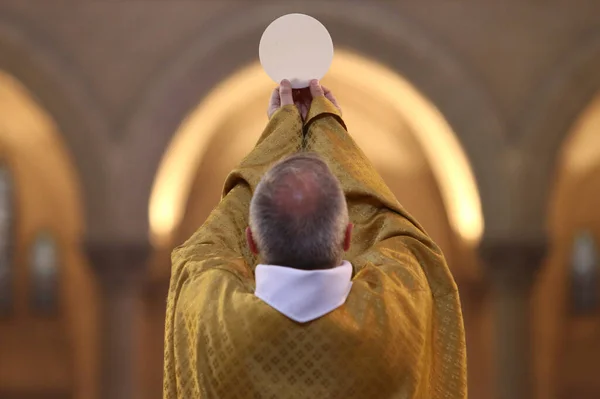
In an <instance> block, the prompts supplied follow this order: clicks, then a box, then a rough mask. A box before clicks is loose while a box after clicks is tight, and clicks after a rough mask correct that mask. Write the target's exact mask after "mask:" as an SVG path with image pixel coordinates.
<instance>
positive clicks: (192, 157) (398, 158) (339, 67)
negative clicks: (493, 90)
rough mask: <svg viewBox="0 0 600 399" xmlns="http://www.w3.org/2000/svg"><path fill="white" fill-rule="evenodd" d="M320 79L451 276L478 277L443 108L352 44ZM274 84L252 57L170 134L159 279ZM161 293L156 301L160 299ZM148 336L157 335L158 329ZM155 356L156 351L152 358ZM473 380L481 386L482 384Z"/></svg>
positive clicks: (160, 198)
mask: <svg viewBox="0 0 600 399" xmlns="http://www.w3.org/2000/svg"><path fill="white" fill-rule="evenodd" d="M324 84H326V85H327V86H329V87H330V88H331V89H332V90H333V91H334V92H335V93H336V95H337V97H338V98H339V100H340V102H341V103H342V106H343V108H344V115H345V116H344V117H345V119H346V122H347V124H348V126H349V127H350V133H351V134H352V135H353V137H354V138H355V140H356V141H357V142H358V144H359V145H360V146H361V148H362V149H363V150H364V151H365V153H366V154H367V156H368V157H369V158H370V159H371V160H372V162H373V163H374V165H375V166H376V168H377V169H378V170H379V171H380V173H381V174H382V176H383V177H384V179H385V180H386V182H387V183H388V185H389V186H390V188H391V189H392V191H393V192H394V193H395V194H396V195H397V196H398V198H399V199H400V201H401V202H402V203H403V205H404V206H405V207H406V208H407V209H408V211H409V212H411V213H413V215H414V216H415V217H417V219H418V220H419V221H420V222H421V223H422V224H423V225H424V226H425V228H426V230H428V232H429V233H430V234H431V235H432V236H433V237H434V239H435V240H436V241H437V242H438V244H439V245H440V246H441V247H442V249H443V250H444V252H445V253H446V256H447V258H448V260H449V263H450V265H451V268H453V270H454V274H455V277H456V278H457V280H459V281H460V280H462V281H473V280H476V279H478V278H479V273H480V270H479V269H478V264H477V260H476V257H475V254H474V252H473V251H472V250H473V248H474V247H475V246H476V244H477V242H478V241H479V239H480V237H481V234H482V231H483V216H482V209H481V203H480V198H479V193H478V188H477V186H476V183H475V179H474V177H473V173H472V171H471V167H470V165H469V161H468V160H467V157H466V155H465V153H464V152H463V150H462V148H461V144H460V143H459V142H458V140H457V138H456V135H455V134H454V132H453V131H452V129H451V127H450V126H449V124H448V123H447V122H446V120H445V118H444V117H443V116H442V114H441V113H440V112H439V111H438V110H437V108H436V107H435V106H434V105H433V104H432V103H431V102H430V101H428V100H427V99H426V98H425V97H424V96H423V95H422V94H421V93H420V92H419V91H418V90H417V89H416V88H415V87H414V86H413V85H412V84H411V83H409V82H408V81H407V80H406V79H404V78H403V77H402V76H400V75H399V74H397V73H396V72H394V71H392V70H390V69H389V68H387V67H385V66H383V65H382V64H380V63H377V62H375V61H373V60H371V59H368V58H365V57H363V56H361V55H359V54H356V53H354V52H351V51H347V50H337V52H336V56H335V59H334V63H333V65H332V68H331V70H330V72H329V73H328V75H327V77H326V78H325V79H324ZM273 87H274V84H273V82H271V81H270V80H269V78H268V77H267V76H266V75H265V74H264V72H263V71H262V69H261V67H260V65H259V64H258V63H254V64H251V65H250V66H247V67H245V68H243V69H241V70H239V71H238V72H237V73H235V74H234V75H233V76H231V77H230V78H228V79H226V80H224V81H223V82H221V83H220V84H219V85H218V86H217V87H216V88H215V89H214V90H213V91H212V92H211V93H210V94H209V95H208V96H207V97H205V98H204V100H203V101H202V103H200V105H199V106H198V107H197V108H196V109H194V110H193V111H192V112H191V113H190V114H189V115H188V116H187V117H186V119H185V120H184V121H183V123H182V124H181V125H180V128H179V129H178V130H177V132H176V134H175V135H174V136H173V140H172V142H171V143H170V145H169V146H168V149H167V151H166V152H165V154H164V156H163V159H162V162H161V164H160V167H159V169H158V172H157V175H156V179H155V181H154V186H153V190H152V195H151V199H150V207H149V218H150V226H151V233H152V236H153V240H154V243H155V245H156V248H157V249H158V251H157V254H156V261H155V262H154V263H153V266H154V270H153V272H154V276H155V279H156V280H157V281H160V280H166V279H168V270H169V269H168V268H167V267H165V265H166V264H167V263H168V252H169V251H170V248H172V246H174V245H177V244H179V243H180V242H182V241H183V240H185V239H187V238H188V237H189V236H190V235H191V233H192V232H193V231H194V230H195V229H196V228H197V227H198V226H199V225H200V224H202V222H203V221H204V219H205V218H206V217H207V216H208V213H209V212H210V210H211V209H212V208H213V207H214V205H215V204H216V203H217V201H218V200H219V196H220V193H221V188H222V183H223V181H224V178H225V176H226V175H227V173H228V171H229V170H231V169H232V168H233V167H234V166H235V164H236V163H237V162H239V160H241V158H242V157H243V156H244V155H245V154H246V153H248V152H249V150H250V149H251V148H252V146H253V144H254V143H255V142H256V140H257V138H258V136H259V135H260V133H261V131H262V129H263V128H264V126H265V125H266V123H267V118H266V110H265V107H266V104H267V102H268V97H269V95H270V92H271V90H272V88H273ZM468 298H469V295H468V294H467V293H466V292H465V294H464V295H463V299H465V301H466V302H468V301H469V299H468ZM162 302H163V301H162V300H161V302H157V306H161V307H162ZM466 302H465V303H466ZM471 302H473V303H475V302H477V303H480V299H473V300H471ZM475 308H476V307H474V306H470V307H469V309H467V308H465V312H466V313H469V315H468V316H467V315H465V323H466V324H467V325H468V326H467V329H468V330H469V332H468V339H470V340H471V344H472V346H473V347H474V348H476V349H475V350H474V353H475V352H476V353H477V355H473V356H472V357H471V359H472V361H473V362H475V363H473V364H477V365H478V367H472V374H473V376H474V377H473V379H474V380H477V381H487V379H488V378H489V376H488V375H487V374H486V373H489V371H488V367H487V366H486V365H487V364H488V363H489V362H490V360H491V359H490V354H489V353H488V352H489V348H487V347H486V345H487V342H488V341H489V339H488V338H486V337H487V332H488V330H489V328H488V326H487V325H486V323H488V322H489V320H487V321H486V320H483V319H482V316H481V314H482V311H481V309H479V308H477V309H475ZM156 312H158V310H156ZM483 313H485V312H483ZM148 314H149V315H150V314H152V312H149V313H148ZM150 319H152V320H154V321H153V322H152V321H149V322H150V323H152V324H153V325H152V326H148V327H147V329H156V330H158V329H160V328H161V324H160V318H159V317H154V316H151V317H150V316H149V320H150ZM467 319H468V320H467ZM150 335H152V334H150ZM484 336H485V337H484ZM148 340H151V342H154V343H155V344H156V343H159V342H160V337H159V336H158V335H157V336H156V337H154V338H152V337H151V336H149V337H148ZM149 346H152V345H149ZM160 355H161V354H160V353H158V352H157V353H156V354H155V357H156V358H159V356H160ZM145 363H148V362H145ZM482 364H483V366H482ZM482 370H483V371H482ZM148 372H150V371H148ZM155 373H156V374H157V375H158V371H155ZM475 374H477V375H475ZM152 375H154V374H152ZM474 385H477V384H474ZM480 385H481V391H483V390H485V387H484V386H485V385H486V383H485V382H482V383H481V384H480ZM473 392H478V388H474V390H473Z"/></svg>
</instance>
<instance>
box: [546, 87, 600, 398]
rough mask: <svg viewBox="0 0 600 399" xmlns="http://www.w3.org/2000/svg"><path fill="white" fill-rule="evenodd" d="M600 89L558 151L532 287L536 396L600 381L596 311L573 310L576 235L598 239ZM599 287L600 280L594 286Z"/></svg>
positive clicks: (594, 388) (565, 393) (586, 389)
mask: <svg viewBox="0 0 600 399" xmlns="http://www.w3.org/2000/svg"><path fill="white" fill-rule="evenodd" d="M599 130H600V95H596V98H595V99H594V100H593V101H591V102H590V103H589V104H588V106H587V107H586V108H585V109H584V110H583V111H582V112H581V113H580V116H579V118H578V119H577V121H576V122H575V124H574V125H573V126H572V128H571V129H570V132H569V134H568V138H567V140H566V141H565V143H564V144H563V147H562V148H561V150H560V152H559V157H558V163H557V169H556V171H555V180H554V182H553V183H554V185H553V193H552V196H551V202H550V209H549V227H550V239H551V246H550V248H551V251H550V253H549V256H548V259H547V261H546V265H545V267H544V268H543V269H542V274H541V275H540V278H539V280H538V282H537V285H536V287H535V291H534V306H535V323H534V333H535V339H534V342H535V345H536V346H535V362H536V363H535V364H536V374H537V386H538V395H537V397H539V398H570V397H577V398H582V399H584V398H593V397H594V398H595V397H598V395H600V384H598V380H597V377H596V373H595V372H594V370H597V369H598V367H599V366H600V362H598V360H597V359H598V358H599V357H600V311H599V310H598V309H597V310H596V311H595V312H593V313H591V314H588V315H583V316H582V315H580V314H577V313H576V312H573V308H572V307H571V304H572V295H573V294H575V292H573V290H572V288H571V282H572V272H573V270H572V267H573V264H572V260H571V255H572V249H573V241H574V238H575V237H576V236H577V235H578V234H579V233H581V232H585V231H589V232H591V233H592V235H593V236H594V237H595V239H596V243H600V209H599V208H598V200H597V198H598V195H599V194H600V135H599V134H598V131H599ZM596 289H600V286H598V287H596Z"/></svg>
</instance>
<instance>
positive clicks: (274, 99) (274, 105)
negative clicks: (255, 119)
mask: <svg viewBox="0 0 600 399" xmlns="http://www.w3.org/2000/svg"><path fill="white" fill-rule="evenodd" d="M280 106H281V100H280V98H279V87H276V88H275V89H273V92H272V93H271V99H270V100H269V108H268V109H267V116H268V117H269V119H271V116H272V115H273V114H274V113H275V111H277V109H279V107H280Z"/></svg>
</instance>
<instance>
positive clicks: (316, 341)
mask: <svg viewBox="0 0 600 399" xmlns="http://www.w3.org/2000/svg"><path fill="white" fill-rule="evenodd" d="M298 151H313V152H316V153H318V154H319V155H320V156H321V157H323V158H324V159H325V160H326V162H327V163H328V164H329V166H330V168H331V170H332V171H333V173H334V174H335V175H336V176H337V177H338V178H339V180H340V182H341V185H342V187H343V190H344V192H345V194H346V198H347V202H348V209H349V212H350V219H351V221H352V223H354V231H353V238H352V245H351V248H350V251H349V252H348V253H346V256H345V259H347V260H348V261H350V262H351V263H352V265H353V266H354V275H353V286H352V290H351V291H350V294H349V296H348V299H347V301H346V303H345V304H344V305H342V306H341V307H339V308H338V309H336V310H334V311H333V312H331V313H329V314H327V315H325V316H323V317H321V318H319V319H317V320H314V321H312V322H309V323H306V324H299V323H296V322H294V321H292V320H290V319H289V318H287V317H286V316H284V315H282V314H281V313H279V312H278V311H277V310H275V309H273V308H271V307H270V306H269V305H267V304H266V303H264V302H262V301H261V300H260V299H258V298H257V297H256V296H254V288H255V283H254V276H253V271H254V268H255V266H256V265H257V264H258V263H259V262H258V259H256V258H255V257H254V256H253V255H252V254H251V253H250V251H249V250H248V248H247V244H246V241H245V235H244V229H245V228H246V226H247V225H248V208H249V204H250V199H251V197H252V193H253V191H254V189H255V187H256V185H257V184H258V182H259V180H260V178H261V176H262V175H263V174H264V172H265V171H266V170H267V169H268V168H269V167H270V166H271V165H272V164H273V163H274V162H276V161H277V160H279V159H280V158H282V157H284V156H286V155H289V154H293V153H295V152H298ZM172 261H173V268H172V274H171V284H170V289H169V296H168V303H167V315H166V335H165V365H164V398H165V399H184V398H185V399H205V398H206V399H208V398H210V399H217V398H218V399H234V398H235V399H245V398H248V399H250V398H253V399H254V398H269V399H271V398H277V399H294V398H298V399H300V398H302V399H309V398H310V399H326V398H327V399H384V398H390V399H401V398H402V399H409V398H411V399H416V398H423V399H428V398H431V399H442V398H444V399H454V398H466V396H467V394H466V391H467V388H466V349H465V336H464V327H463V321H462V314H461V308H460V302H459V296H458V291H457V287H456V284H455V282H454V280H453V278H452V276H451V274H450V271H449V269H448V266H447V264H446V261H445V259H444V257H443V255H442V252H441V251H440V249H439V248H438V247H437V245H436V244H435V243H433V241H432V240H431V238H429V236H428V235H427V234H426V233H425V232H424V231H423V229H422V228H421V226H420V225H419V224H418V223H417V222H416V221H415V220H414V219H413V218H412V217H411V216H410V215H409V214H408V213H407V212H406V211H405V210H404V209H403V208H402V206H401V205H400V204H399V203H398V201H397V200H396V198H395V197H394V195H393V194H392V193H391V192H390V190H389V188H388V187H387V186H386V184H385V183H384V182H383V180H382V178H381V177H380V176H379V174H378V173H377V172H376V171H375V169H374V168H373V166H372V164H371V163H370V162H369V160H368V159H367V158H366V157H365V155H364V154H363V153H362V151H361V150H360V149H359V148H358V147H357V145H356V144H355V142H354V140H353V139H352V138H351V137H350V135H349V134H348V133H347V131H346V128H345V125H344V122H343V120H342V119H341V115H340V114H339V111H338V110H337V108H335V107H334V106H333V104H331V102H329V101H328V100H327V99H325V98H324V97H321V98H317V99H315V100H314V101H313V103H312V106H311V109H310V112H309V115H308V117H307V118H306V122H305V123H303V122H302V119H301V117H300V114H299V113H298V111H297V109H296V107H295V106H293V105H289V106H284V107H282V108H281V109H280V110H278V111H277V112H276V113H275V114H274V115H273V117H272V118H271V120H270V121H269V124H268V126H267V128H266V129H265V131H264V132H263V134H262V135H261V137H260V139H259V141H258V143H257V144H256V146H255V148H254V149H253V150H252V152H251V153H250V154H249V155H248V156H247V157H246V158H245V159H244V160H243V161H242V162H241V164H240V165H239V166H238V167H237V168H236V169H235V170H234V171H233V172H232V173H231V174H230V175H229V176H228V178H227V180H226V182H225V187H224V192H223V198H222V200H221V202H220V203H219V205H218V206H217V207H216V208H215V209H214V210H213V212H212V213H211V214H210V216H209V217H208V219H207V220H206V222H205V223H204V224H203V225H202V227H200V229H198V231H197V232H196V233H195V234H194V235H193V236H192V237H191V238H190V239H189V240H188V241H187V242H186V243H185V244H184V245H182V246H181V247H179V248H177V249H176V250H175V251H174V252H173V258H172Z"/></svg>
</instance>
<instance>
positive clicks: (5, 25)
mask: <svg viewBox="0 0 600 399" xmlns="http://www.w3.org/2000/svg"><path fill="white" fill-rule="evenodd" d="M10 18H12V16H9V15H7V14H3V15H2V16H1V17H0V70H3V71H6V72H7V73H9V74H10V75H12V76H14V77H16V78H17V79H18V80H19V82H21V83H22V84H23V85H24V86H25V87H26V88H27V89H28V90H29V91H30V92H31V93H32V95H33V96H35V100H36V101H37V102H38V103H39V104H40V105H41V107H42V108H43V109H45V110H47V111H48V113H49V114H50V115H52V119H53V120H54V121H55V122H56V124H57V125H58V126H59V129H58V132H59V134H60V135H61V136H62V137H63V139H64V141H65V144H66V145H67V147H68V148H69V153H70V154H71V155H72V157H73V160H74V162H75V165H76V167H77V168H76V169H77V172H78V174H79V176H80V178H81V179H80V181H81V184H82V189H83V196H84V201H85V204H86V206H85V208H84V212H85V220H86V227H87V229H86V231H87V232H91V231H96V230H99V231H101V230H106V229H107V227H106V225H107V224H108V223H109V218H108V217H107V210H106V205H105V204H106V203H107V201H106V198H105V194H106V193H107V192H108V191H109V190H108V189H107V184H108V183H107V181H106V175H105V174H104V173H103V170H102V168H101V167H100V166H101V165H102V164H103V162H102V157H103V156H106V154H108V150H109V144H110V143H109V142H108V139H107V138H108V137H109V135H108V134H106V131H107V129H108V128H107V123H106V118H105V116H104V115H102V113H101V109H100V108H99V107H98V106H97V104H95V102H94V101H93V100H92V98H93V96H91V95H90V91H89V90H88V89H87V87H86V84H85V82H84V81H83V79H82V78H80V77H79V75H78V73H77V71H76V70H75V69H74V68H71V67H70V65H69V63H68V62H67V59H66V57H60V56H57V54H60V49H59V48H56V46H55V45H54V44H49V43H47V42H45V39H44V34H43V33H42V32H36V31H35V29H34V27H28V28H27V30H24V29H23V28H22V27H21V26H16V25H14V24H12V23H11V21H10Z"/></svg>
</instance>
